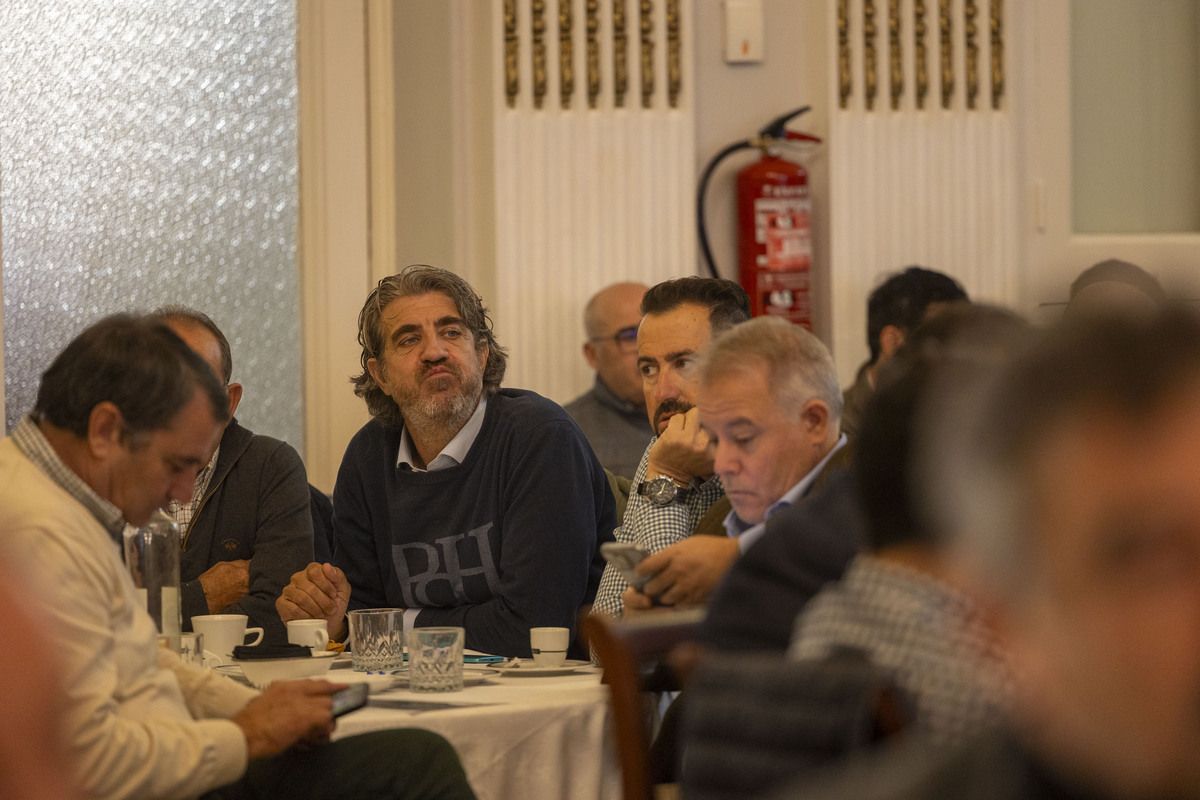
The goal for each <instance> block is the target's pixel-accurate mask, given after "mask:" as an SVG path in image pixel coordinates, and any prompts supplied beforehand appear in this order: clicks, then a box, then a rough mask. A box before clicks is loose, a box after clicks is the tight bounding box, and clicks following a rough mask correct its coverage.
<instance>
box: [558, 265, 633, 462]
mask: <svg viewBox="0 0 1200 800" xmlns="http://www.w3.org/2000/svg"><path fill="white" fill-rule="evenodd" d="M645 293H646V286H645V284H642V283H614V284H612V285H611V286H607V287H605V288H603V289H601V290H600V291H599V292H597V293H596V294H595V295H594V296H593V297H592V299H591V300H589V301H588V304H587V307H586V308H584V311H583V327H584V331H585V332H586V333H587V341H585V342H584V343H583V356H584V358H586V359H587V362H588V366H590V367H591V368H592V369H593V370H595V371H596V381H595V383H594V384H593V386H592V388H591V389H589V390H588V391H587V393H585V394H583V395H581V396H579V397H577V398H575V399H574V400H572V401H571V402H570V403H567V404H566V405H565V406H563V408H565V409H566V411H567V413H568V414H570V415H571V417H572V418H573V419H574V420H575V422H577V423H578V424H579V428H580V430H582V431H583V435H584V436H586V437H587V440H588V443H589V444H591V446H592V449H593V450H594V451H596V458H598V459H600V466H602V467H604V468H605V469H607V470H608V471H609V472H611V473H613V474H614V475H620V476H622V477H625V478H630V477H632V476H633V473H634V472H636V471H637V466H638V461H640V460H641V458H642V452H643V451H644V450H645V449H646V443H647V442H649V441H650V437H651V436H653V435H654V431H653V429H652V428H651V427H650V426H649V425H647V424H646V397H645V395H644V394H643V393H642V377H641V375H640V374H639V373H638V366H637V330H638V323H640V322H641V321H642V295H644V294H645Z"/></svg>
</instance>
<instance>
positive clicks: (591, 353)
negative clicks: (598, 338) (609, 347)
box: [583, 342, 598, 371]
mask: <svg viewBox="0 0 1200 800" xmlns="http://www.w3.org/2000/svg"><path fill="white" fill-rule="evenodd" d="M583 357H584V358H586V359H587V362H588V366H589V367H591V368H592V370H593V371H594V370H595V369H596V364H597V363H598V362H597V359H596V346H595V345H593V344H592V343H591V342H584V343H583Z"/></svg>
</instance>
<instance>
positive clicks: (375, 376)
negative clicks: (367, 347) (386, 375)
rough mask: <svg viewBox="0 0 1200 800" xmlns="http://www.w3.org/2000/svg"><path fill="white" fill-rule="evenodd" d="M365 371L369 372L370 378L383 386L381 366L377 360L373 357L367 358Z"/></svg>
mask: <svg viewBox="0 0 1200 800" xmlns="http://www.w3.org/2000/svg"><path fill="white" fill-rule="evenodd" d="M367 372H369V373H371V379H372V380H374V381H375V382H376V383H377V384H379V386H380V388H382V387H383V367H381V366H379V360H378V359H375V358H368V359H367Z"/></svg>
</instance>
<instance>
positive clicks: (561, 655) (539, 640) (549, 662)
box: [529, 628, 571, 667]
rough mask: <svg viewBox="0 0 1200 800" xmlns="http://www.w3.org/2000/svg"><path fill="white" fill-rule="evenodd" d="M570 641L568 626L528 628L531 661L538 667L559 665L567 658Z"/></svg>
mask: <svg viewBox="0 0 1200 800" xmlns="http://www.w3.org/2000/svg"><path fill="white" fill-rule="evenodd" d="M570 643H571V631H570V629H569V628H530V629H529V644H530V647H532V649H533V663H534V664H536V665H537V666H539V667H560V666H562V664H563V662H564V661H566V660H567V646H568V645H569V644H570Z"/></svg>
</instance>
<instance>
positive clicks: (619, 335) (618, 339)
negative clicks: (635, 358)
mask: <svg viewBox="0 0 1200 800" xmlns="http://www.w3.org/2000/svg"><path fill="white" fill-rule="evenodd" d="M637 331H638V326H637V325H630V326H629V327H628V328H621V330H619V331H617V332H616V333H614V334H610V335H608V336H593V337H591V338H590V339H588V341H589V342H608V341H611V342H613V343H614V344H616V346H617V349H618V350H620V351H621V352H622V353H632V352H633V351H635V350H637Z"/></svg>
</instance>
